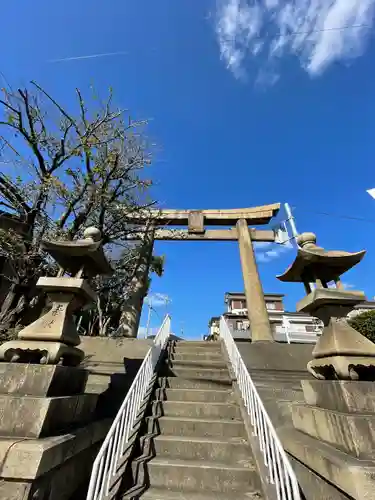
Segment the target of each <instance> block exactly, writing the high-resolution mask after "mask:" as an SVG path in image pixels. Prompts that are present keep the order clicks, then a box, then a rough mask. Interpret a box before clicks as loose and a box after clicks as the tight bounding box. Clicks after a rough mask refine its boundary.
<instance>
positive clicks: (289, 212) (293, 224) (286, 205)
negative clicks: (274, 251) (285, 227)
mask: <svg viewBox="0 0 375 500" xmlns="http://www.w3.org/2000/svg"><path fill="white" fill-rule="evenodd" d="M284 208H285V212H286V215H287V217H288V218H287V221H288V222H289V224H290V228H291V230H292V235H293V239H294V241H295V244H296V245H297V240H296V238H297V236H298V231H297V227H296V222H295V220H294V217H293V214H292V210H291V209H290V205H289V203H284ZM297 246H298V245H297Z"/></svg>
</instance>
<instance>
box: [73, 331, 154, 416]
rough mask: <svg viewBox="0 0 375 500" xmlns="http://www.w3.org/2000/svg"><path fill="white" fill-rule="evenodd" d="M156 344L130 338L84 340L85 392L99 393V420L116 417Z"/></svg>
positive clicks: (82, 345) (81, 346) (82, 342)
mask: <svg viewBox="0 0 375 500" xmlns="http://www.w3.org/2000/svg"><path fill="white" fill-rule="evenodd" d="M152 343H153V341H152V340H145V339H131V338H108V337H86V336H82V337H81V345H80V346H79V347H80V349H82V350H83V351H84V352H85V359H84V361H83V363H82V364H83V366H84V368H86V369H87V370H88V372H89V376H88V380H87V384H86V392H89V393H96V394H100V397H99V402H98V406H97V414H98V418H104V417H111V418H113V417H114V416H115V415H116V413H117V410H118V408H119V407H120V405H121V403H122V401H123V399H124V398H125V396H126V393H127V391H128V389H129V388H130V386H131V384H132V382H133V380H134V377H135V376H136V374H137V372H138V370H139V368H140V366H141V364H142V362H143V360H144V358H145V356H146V354H147V352H148V350H149V349H150V347H151V345H152Z"/></svg>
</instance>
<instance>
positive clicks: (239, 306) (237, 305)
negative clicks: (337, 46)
mask: <svg viewBox="0 0 375 500" xmlns="http://www.w3.org/2000/svg"><path fill="white" fill-rule="evenodd" d="M232 309H243V301H242V300H232Z"/></svg>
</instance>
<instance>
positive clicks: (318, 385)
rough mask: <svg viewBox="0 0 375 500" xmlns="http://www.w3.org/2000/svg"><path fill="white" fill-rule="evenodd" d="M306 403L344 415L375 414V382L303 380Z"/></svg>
mask: <svg viewBox="0 0 375 500" xmlns="http://www.w3.org/2000/svg"><path fill="white" fill-rule="evenodd" d="M301 384H302V389H303V394H304V397H305V401H306V403H308V404H309V405H312V406H320V407H321V408H327V409H328V410H337V411H342V412H344V413H352V412H362V413H366V412H374V413H375V386H374V382H357V381H348V380H303V381H302V382H301Z"/></svg>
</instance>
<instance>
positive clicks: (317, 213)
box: [293, 205, 375, 223]
mask: <svg viewBox="0 0 375 500" xmlns="http://www.w3.org/2000/svg"><path fill="white" fill-rule="evenodd" d="M293 208H297V209H298V206H295V205H294V206H293ZM301 211H302V212H305V213H307V212H309V213H312V214H315V215H324V216H327V217H335V218H336V219H346V220H354V221H358V222H371V223H375V219H367V218H365V217H357V216H355V215H346V214H334V213H331V212H318V211H315V210H304V209H302V210H301Z"/></svg>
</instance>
